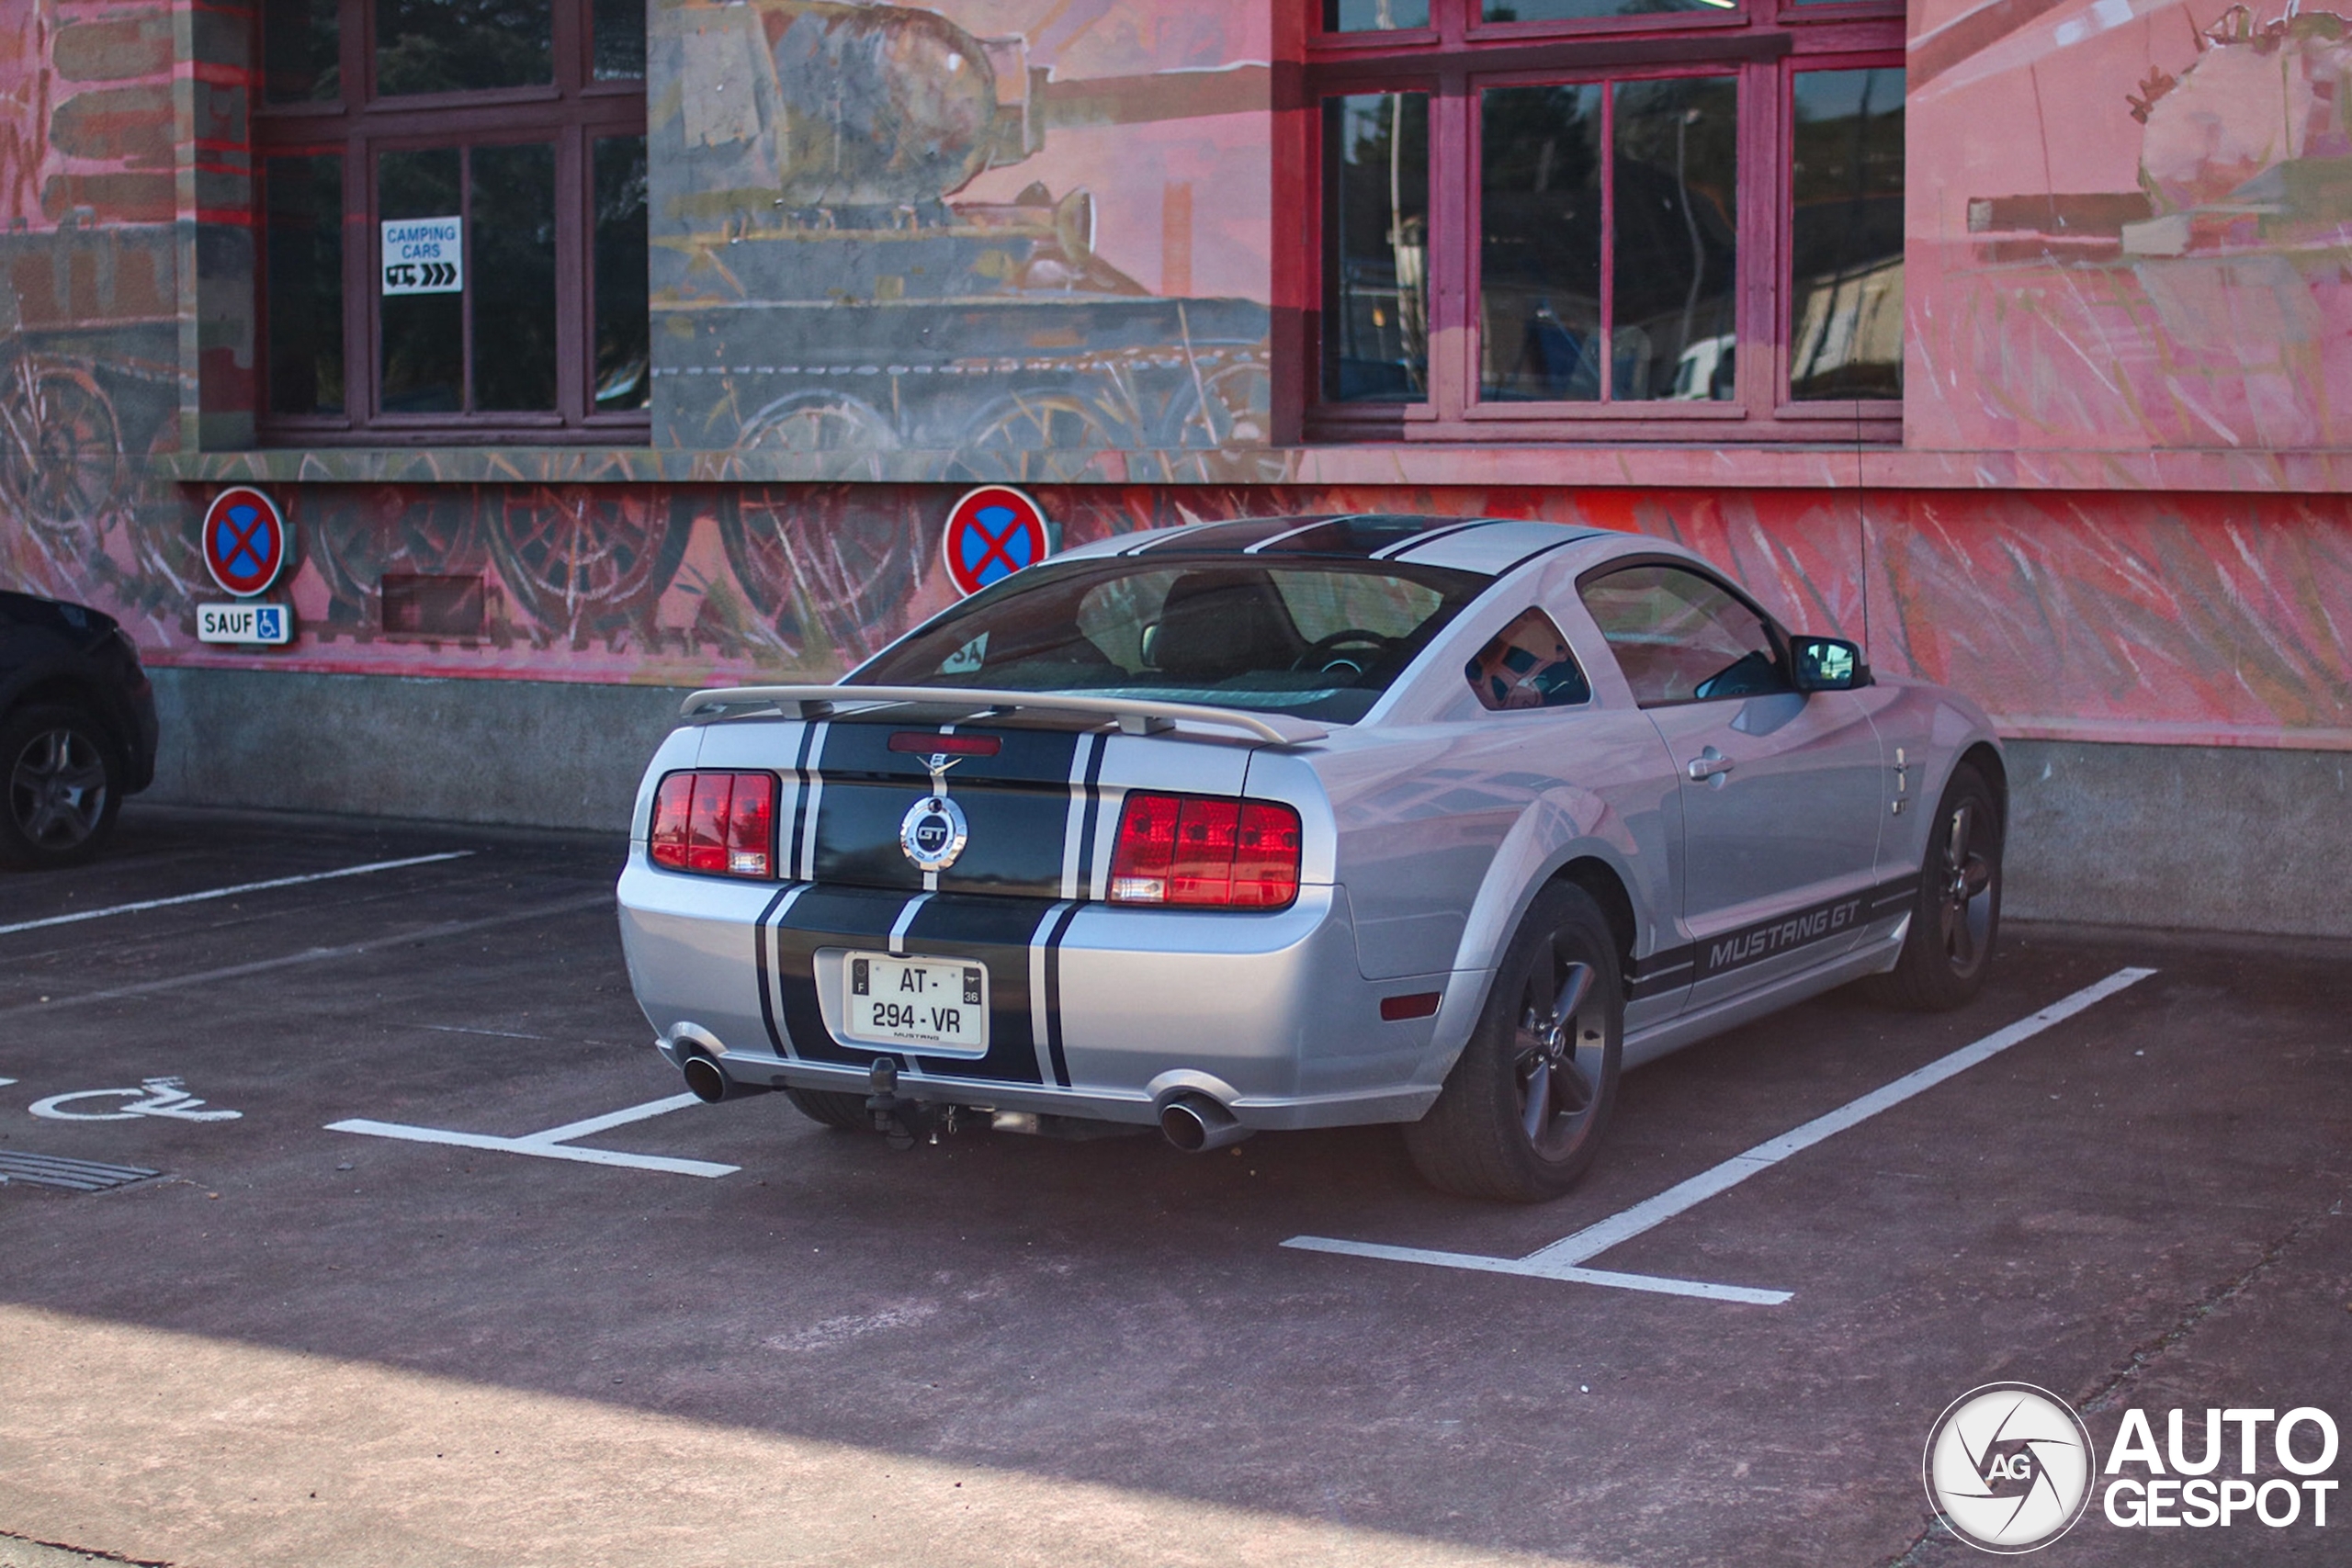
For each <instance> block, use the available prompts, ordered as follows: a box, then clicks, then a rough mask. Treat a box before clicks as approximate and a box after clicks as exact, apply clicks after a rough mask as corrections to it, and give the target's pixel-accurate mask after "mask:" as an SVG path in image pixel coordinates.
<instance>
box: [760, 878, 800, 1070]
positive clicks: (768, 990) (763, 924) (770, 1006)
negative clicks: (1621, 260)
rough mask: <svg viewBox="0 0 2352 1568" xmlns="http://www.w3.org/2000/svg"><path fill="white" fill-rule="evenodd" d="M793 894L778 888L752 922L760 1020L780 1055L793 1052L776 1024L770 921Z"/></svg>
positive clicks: (783, 888) (786, 889)
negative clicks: (770, 967)
mask: <svg viewBox="0 0 2352 1568" xmlns="http://www.w3.org/2000/svg"><path fill="white" fill-rule="evenodd" d="M791 896H792V889H791V888H790V887H779V888H777V889H776V894H775V897H773V898H771V899H769V900H768V907H767V908H764V909H762V910H761V911H760V918H759V919H756V920H753V921H752V968H753V969H754V970H756V971H757V972H758V974H759V976H760V1021H761V1022H762V1023H763V1024H765V1025H767V1031H768V1043H769V1045H771V1046H773V1047H774V1048H775V1054H776V1055H779V1056H789V1055H792V1052H791V1050H790V1048H789V1047H787V1046H786V1044H785V1043H784V1032H783V1031H782V1030H780V1029H778V1028H777V1027H776V1026H775V996H774V995H773V994H772V987H770V986H769V984H768V922H769V921H770V920H772V919H775V911H776V906H778V905H779V904H782V903H783V902H784V901H785V900H786V898H788V897H791Z"/></svg>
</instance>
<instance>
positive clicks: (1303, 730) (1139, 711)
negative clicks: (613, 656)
mask: <svg viewBox="0 0 2352 1568" xmlns="http://www.w3.org/2000/svg"><path fill="white" fill-rule="evenodd" d="M916 704H920V705H923V706H927V707H951V708H965V709H970V710H972V711H974V712H981V711H985V712H987V713H988V714H989V715H990V716H999V715H1003V714H1013V713H1040V714H1062V715H1070V716H1078V717H1081V718H1092V719H1115V720H1117V721H1118V725H1119V728H1120V730H1121V731H1122V732H1123V733H1125V734H1127V735H1158V734H1160V733H1162V732H1163V731H1166V730H1170V729H1173V728H1175V727H1176V726H1178V725H1180V724H1190V725H1206V726H1213V727H1215V728H1219V729H1238V730H1239V731H1241V732H1242V733H1243V734H1245V735H1248V736H1250V737H1251V738H1252V739H1258V740H1262V741H1264V742H1265V743H1266V744H1267V745H1269V746H1305V745H1306V744H1308V743H1309V742H1311V741H1316V740H1320V739H1323V738H1324V737H1325V736H1327V735H1329V734H1330V733H1331V732H1330V730H1329V729H1328V728H1325V727H1324V726H1322V725H1319V724H1311V723H1309V722H1307V721H1306V719H1303V718H1292V717H1290V716H1287V715H1283V714H1261V713H1240V712H1237V711H1236V710H1234V709H1232V708H1220V707H1211V706H1209V705H1207V704H1205V703H1162V702H1154V701H1152V700H1150V699H1148V698H1138V697H1097V696H1088V695H1085V694H1082V693H1075V692H993V691H987V690H982V689H979V688H976V687H969V686H736V687H730V688H722V689H719V690H715V691H708V692H696V693H695V694H693V695H692V696H690V697H688V698H687V699H686V700H685V702H684V704H682V705H680V706H679V709H678V714H679V716H680V717H682V718H684V719H686V720H688V721H690V722H692V721H704V722H707V721H708V720H710V719H714V718H723V717H726V716H728V715H729V713H730V712H731V711H732V710H736V709H743V708H750V709H757V708H775V710H776V711H778V712H779V713H784V714H787V715H789V716H792V717H794V718H803V719H809V718H830V717H831V716H834V715H835V714H837V713H840V712H842V710H844V709H851V710H855V711H864V710H866V709H870V708H887V707H903V706H908V705H916Z"/></svg>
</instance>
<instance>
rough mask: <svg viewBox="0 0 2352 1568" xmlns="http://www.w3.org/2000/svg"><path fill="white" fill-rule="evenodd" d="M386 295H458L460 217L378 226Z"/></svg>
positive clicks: (461, 278) (462, 259)
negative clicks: (381, 236) (379, 228)
mask: <svg viewBox="0 0 2352 1568" xmlns="http://www.w3.org/2000/svg"><path fill="white" fill-rule="evenodd" d="M381 229H382V233H383V257H384V292H385V293H386V294H458V293H462V292H463V291H464V289H465V287H466V224H465V220H464V219H462V218H395V219H390V220H386V221H385V222H384V223H383V224H382V225H381Z"/></svg>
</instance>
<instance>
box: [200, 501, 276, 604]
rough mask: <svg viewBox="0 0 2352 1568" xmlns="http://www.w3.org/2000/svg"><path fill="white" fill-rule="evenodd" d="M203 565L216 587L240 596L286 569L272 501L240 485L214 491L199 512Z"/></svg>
mask: <svg viewBox="0 0 2352 1568" xmlns="http://www.w3.org/2000/svg"><path fill="white" fill-rule="evenodd" d="M204 566H205V570H208V571H209V572H211V573H212V581H215V582H217V583H219V584H220V591H221V592H224V593H233V594H235V595H236V596H237V597H238V598H240V599H243V598H247V597H250V596H251V595H253V594H255V593H258V592H261V591H262V590H263V589H265V588H266V587H268V586H269V585H270V584H271V583H273V582H275V581H277V574H278V573H279V572H281V571H283V570H286V519H285V518H284V517H283V516H281V515H279V513H278V511H277V502H274V501H272V500H270V499H269V497H267V496H266V495H264V494H262V492H261V491H257V490H250V489H247V488H246V487H245V486H243V485H236V486H233V487H232V488H230V489H228V490H224V491H221V492H220V494H219V495H216V496H214V497H213V498H212V504H211V505H210V506H209V507H207V508H205V512H204Z"/></svg>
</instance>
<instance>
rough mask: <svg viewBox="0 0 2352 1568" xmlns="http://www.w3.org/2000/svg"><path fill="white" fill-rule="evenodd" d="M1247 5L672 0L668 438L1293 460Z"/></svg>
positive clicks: (1202, 461)
mask: <svg viewBox="0 0 2352 1568" xmlns="http://www.w3.org/2000/svg"><path fill="white" fill-rule="evenodd" d="M1252 11H1253V8H1252V7H1247V6H1198V5H1193V4H1189V3H1188V0H1127V3H1125V4H1118V5H1112V4H1093V5H1082V6H1070V5H1068V4H1062V3H1056V0H1026V3H1020V0H959V3H956V4H954V5H950V6H941V7H938V8H931V9H922V8H916V7H912V6H890V5H872V4H840V3H835V0H754V3H753V4H752V5H749V6H744V5H725V4H707V3H703V0H673V3H671V4H666V5H660V6H657V7H656V9H655V11H654V14H653V18H652V23H651V33H652V52H651V55H650V60H649V66H648V69H649V73H650V74H649V101H648V135H649V138H650V148H651V157H652V165H651V166H652V170H653V175H652V201H653V208H652V218H651V225H652V243H653V253H652V256H653V261H652V287H653V319H654V324H655V325H654V342H655V349H654V355H655V371H654V374H655V393H654V423H655V429H654V440H655V443H656V445H658V446H672V447H680V448H687V449H695V450H714V449H725V450H728V451H730V452H731V453H733V454H734V455H735V456H736V457H737V459H738V462H737V464H736V466H735V468H734V469H733V470H732V471H735V472H741V473H742V474H745V475H746V476H749V477H757V476H758V475H759V474H760V473H761V472H762V471H763V466H762V464H761V461H760V460H761V458H762V457H783V456H784V455H787V454H788V455H791V456H790V460H791V463H792V469H793V471H794V472H796V473H803V474H805V473H808V472H809V471H811V470H810V465H811V463H812V462H813V463H815V464H817V465H819V466H820V468H822V469H824V471H827V472H828V473H829V474H831V476H834V477H840V478H844V479H856V478H866V479H883V478H908V479H949V480H984V479H1021V480H1028V481H1038V482H1046V481H1053V480H1069V479H1084V478H1091V479H1135V480H1144V479H1180V480H1198V479H1235V478H1250V477H1257V478H1266V479H1272V478H1274V477H1277V476H1278V474H1279V472H1280V468H1279V464H1278V462H1275V461H1274V460H1273V459H1272V457H1270V456H1261V457H1255V458H1253V457H1251V455H1250V449H1251V448H1263V447H1264V446H1266V444H1267V442H1268V441H1269V439H1270V436H1271V428H1270V412H1271V403H1272V396H1271V392H1272V382H1271V380H1270V378H1269V375H1268V371H1267V344H1268V332H1269V312H1268V309H1267V299H1268V297H1269V295H1268V289H1269V286H1270V278H1271V267H1270V263H1269V262H1268V260H1267V255H1266V247H1267V245H1268V243H1269V241H1270V239H1271V230H1272V223H1271V218H1272V214H1271V211H1270V210H1269V206H1270V201H1271V197H1270V195H1269V191H1270V173H1269V170H1268V167H1267V158H1266V145H1267V143H1266V136H1267V128H1268V126H1269V124H1270V120H1269V118H1268V109H1269V91H1270V81H1271V73H1270V71H1269V69H1268V67H1267V65H1266V62H1265V59H1264V47H1265V41H1266V40H1265V36H1264V29H1265V27H1266V24H1265V22H1264V21H1263V19H1262V18H1255V17H1252ZM951 13H952V14H951ZM1253 49H1254V54H1253V52H1252V51H1253ZM1155 176H1157V177H1155ZM1196 192H1197V193H1198V194H1199V197H1200V198H1201V199H1200V202H1199V205H1198V206H1196V205H1195V193H1196ZM815 454H838V455H840V456H839V457H836V458H835V459H834V461H833V462H831V464H827V463H826V462H825V460H824V459H823V458H822V457H813V456H812V455H815ZM1270 464H1271V465H1272V466H1269V465H1270ZM765 471H768V472H779V471H781V470H780V468H773V467H771V468H766V470H765Z"/></svg>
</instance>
